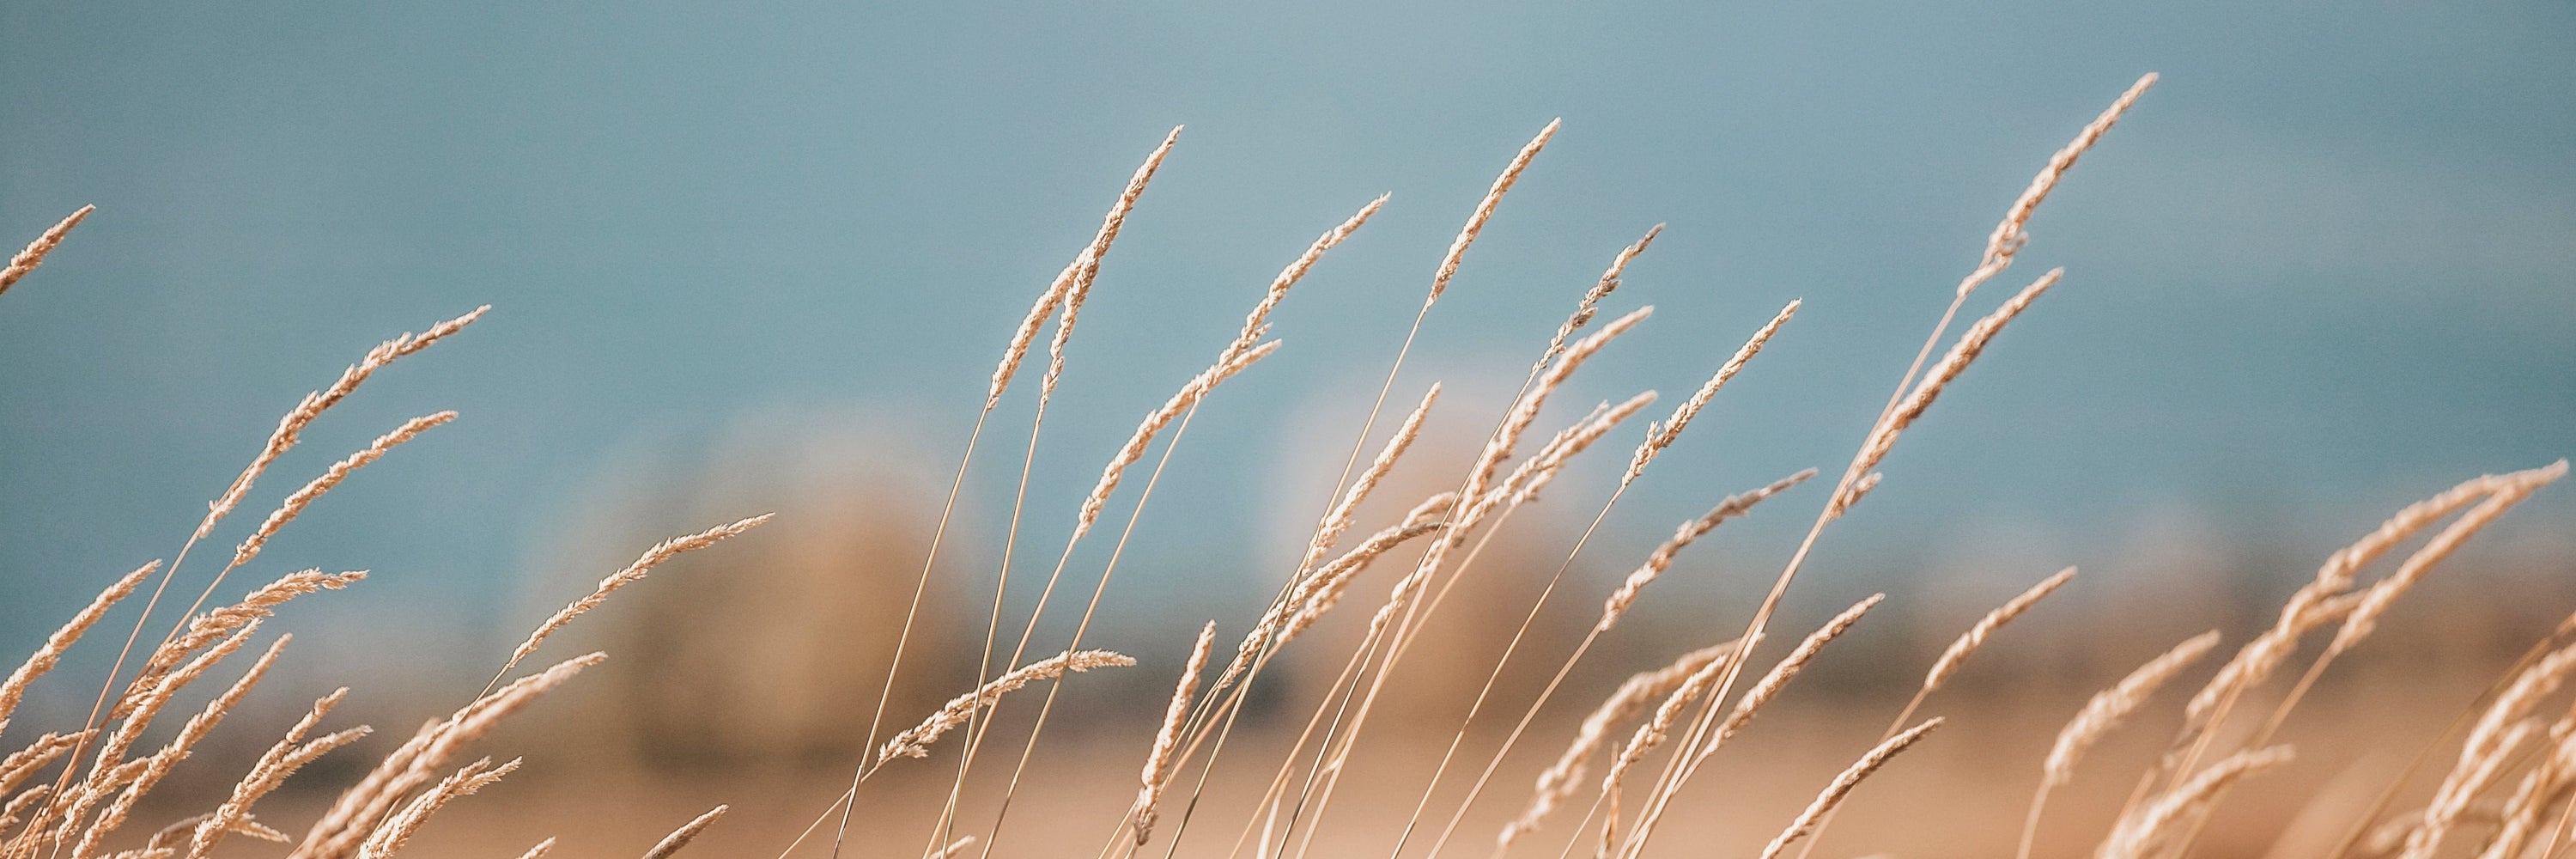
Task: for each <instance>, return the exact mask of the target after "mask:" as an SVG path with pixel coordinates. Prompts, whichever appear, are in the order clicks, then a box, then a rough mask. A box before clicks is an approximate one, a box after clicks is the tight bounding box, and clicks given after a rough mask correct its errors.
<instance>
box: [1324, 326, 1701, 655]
mask: <svg viewBox="0 0 2576 859" xmlns="http://www.w3.org/2000/svg"><path fill="white" fill-rule="evenodd" d="M1654 310H1655V309H1654V308H1652V307H1640V308H1638V309H1636V310H1634V311H1630V312H1629V313H1628V315H1626V316H1622V317H1619V318H1618V319H1614V320H1611V321H1610V323H1609V324H1607V325H1604V326H1602V327H1601V330H1600V331H1597V332H1594V333H1593V334H1592V335H1591V336H1588V337H1585V338H1583V339H1582V340H1578V341H1575V343H1574V345H1572V346H1569V347H1566V350H1565V354H1563V355H1561V356H1559V358H1558V360H1557V362H1556V363H1555V364H1552V365H1550V366H1549V367H1548V368H1547V371H1546V372H1544V373H1541V374H1539V377H1538V381H1537V382H1536V383H1535V384H1532V385H1531V386H1530V388H1529V391H1528V392H1527V393H1524V394H1522V395H1521V398H1520V400H1519V401H1518V402H1515V403H1513V405H1512V410H1511V411H1510V412H1509V413H1507V414H1505V415H1504V417H1503V420H1502V423H1501V425H1500V426H1498V427H1497V428H1496V429H1495V431H1494V436H1493V439H1492V440H1491V441H1488V442H1486V443H1485V447H1484V450H1483V451H1481V452H1479V453H1478V454H1477V456H1476V462H1475V465H1474V466H1472V467H1470V468H1469V469H1468V472H1467V480H1466V483H1465V484H1464V485H1462V486H1461V487H1460V488H1459V490H1458V498H1459V499H1460V501H1459V506H1458V508H1457V509H1456V510H1454V511H1453V512H1452V513H1451V515H1450V518H1449V531H1448V533H1447V534H1445V535H1443V537H1442V538H1441V539H1439V540H1435V541H1432V543H1431V548H1430V550H1429V551H1427V552H1425V553H1423V556H1422V560H1421V561H1420V562H1418V563H1416V564H1415V565H1414V568H1413V572H1412V573H1410V574H1407V575H1406V576H1405V577H1404V579H1403V580H1402V581H1399V582H1397V583H1396V587H1395V591H1394V593H1393V595H1391V596H1389V597H1388V598H1387V601H1386V603H1385V604H1384V605H1382V606H1380V607H1379V608H1378V612H1377V614H1376V615H1374V616H1372V617H1371V618H1370V619H1369V637H1370V638H1372V639H1374V638H1376V637H1377V636H1378V635H1379V634H1381V631H1382V630H1383V629H1384V627H1385V626H1386V625H1387V624H1388V623H1389V622H1392V621H1393V620H1395V616H1396V613H1397V612H1398V611H1405V610H1407V609H1409V608H1410V607H1411V606H1412V605H1413V603H1414V598H1415V597H1417V596H1419V595H1420V594H1421V592H1422V590H1423V588H1424V587H1426V586H1428V585H1429V584H1430V581H1431V575H1432V573H1434V572H1435V571H1437V570H1438V569H1439V568H1440V565H1441V563H1442V562H1443V561H1445V560H1447V558H1448V553H1449V550H1450V549H1453V548H1455V547H1457V546H1458V545H1460V544H1461V543H1462V542H1464V540H1465V532H1466V531H1467V530H1468V529H1472V528H1474V527H1475V526H1476V524H1477V523H1478V522H1480V521H1482V520H1483V519H1484V517H1485V516H1486V515H1487V514H1488V513H1490V512H1491V511H1492V510H1493V509H1494V508H1495V507H1497V506H1500V505H1501V504H1502V503H1503V501H1505V500H1508V499H1507V498H1505V497H1501V496H1499V495H1496V494H1489V493H1488V492H1487V491H1486V490H1487V488H1488V487H1489V486H1491V485H1492V483H1493V480H1494V473H1495V471H1496V470H1497V469H1498V468H1499V467H1500V466H1501V465H1502V462H1503V460H1505V459H1508V458H1510V457H1511V453H1512V449H1513V448H1514V447H1517V446H1518V445H1519V443H1520V437H1521V434H1522V433H1524V432H1526V431H1528V430H1529V425H1530V424H1531V423H1532V422H1534V421H1536V420H1538V413H1539V409H1540V408H1541V407H1543V406H1545V405H1546V404H1547V398H1548V395H1549V394H1552V393H1554V392H1555V391H1556V388H1557V386H1558V385H1561V384H1563V383H1564V382H1565V380H1566V378H1567V377H1569V376H1572V375H1574V371H1575V370H1576V369H1578V368H1581V367H1582V366H1583V363H1584V362H1585V361H1586V360H1589V359H1590V358H1591V357H1592V356H1593V355H1595V354H1598V353H1599V352H1600V351H1601V349H1602V347H1604V346H1608V345H1609V344H1610V341H1612V340H1615V339H1617V338H1618V337H1619V335H1621V334H1626V333H1628V330H1629V329H1631V328H1635V327H1636V326H1637V323H1639V322H1643V321H1645V319H1646V317H1647V316H1648V315H1650V314H1652V313H1654ZM1398 638H1399V639H1401V638H1402V636H1401V635H1399V636H1398ZM1380 676H1384V674H1383V672H1381V674H1380Z"/></svg>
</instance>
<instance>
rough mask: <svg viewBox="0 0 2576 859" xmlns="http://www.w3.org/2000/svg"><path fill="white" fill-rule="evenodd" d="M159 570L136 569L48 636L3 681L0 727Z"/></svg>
mask: <svg viewBox="0 0 2576 859" xmlns="http://www.w3.org/2000/svg"><path fill="white" fill-rule="evenodd" d="M159 569H161V562H160V561H153V562H151V563H148V564H144V565H143V566H140V567H136V568H134V572H130V573H126V574H125V576H124V577H123V578H120V579H117V580H116V581H115V582H114V583H112V584H110V585H108V586H107V589H106V590H103V591H100V592H99V593H98V596H97V597H94V598H92V599H91V600H90V602H89V605H87V606H84V607H82V608H81V610H80V613H79V614H75V615H72V619H71V621H70V622H68V623H65V624H63V625H62V628H60V629H56V630H54V634H53V635H50V636H46V637H45V643H44V644H43V645H42V646H39V647H37V648H36V652H35V653H34V654H32V655H29V656H28V657H27V661H26V662H24V663H20V664H19V666H18V670H16V671H12V672H9V679H8V680H5V681H0V725H7V724H8V723H9V714H10V713H12V712H15V711H16V710H17V709H18V702H19V701H20V700H21V699H23V698H25V697H26V695H27V685H28V684H30V683H34V682H36V678H38V677H43V676H45V672H48V671H52V670H54V666H55V665H56V664H57V663H59V662H61V661H62V657H63V652H64V651H66V650H70V649H71V646H72V644H73V643H74V642H77V641H79V640H80V637H81V635H82V634H84V633H87V632H89V628H90V627H92V626H95V625H97V624H98V619H99V618H101V617H105V616H107V610H108V609H111V608H115V607H116V604H117V602H118V601H120V600H123V599H125V598H126V597H129V596H132V595H133V594H134V589H135V588H137V587H141V586H142V584H143V580H144V579H148V578H151V577H152V573H153V572H154V571H157V570H159ZM7 787H8V785H7V783H6V782H0V790H5V789H7Z"/></svg>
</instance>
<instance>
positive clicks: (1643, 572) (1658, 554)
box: [1592, 468, 1816, 632]
mask: <svg viewBox="0 0 2576 859" xmlns="http://www.w3.org/2000/svg"><path fill="white" fill-rule="evenodd" d="M1814 476H1816V470H1815V469H1812V468H1810V469H1807V470H1805V471H1801V472H1798V473H1796V474H1792V475H1789V476H1787V477H1783V478H1781V479H1779V480H1776V481H1773V482H1772V483H1771V485H1769V486H1765V487H1762V488H1760V489H1755V490H1753V491H1751V492H1745V493H1740V494H1736V495H1730V496H1727V497H1726V500H1723V501H1719V502H1717V506H1715V507H1711V508H1709V509H1708V512H1707V513H1703V514H1700V517H1699V518H1697V519H1692V520H1690V521H1688V522H1684V523H1682V524H1681V525H1680V526H1679V527H1677V528H1674V529H1673V536H1672V537H1671V538H1670V539H1667V540H1665V541H1664V542H1663V544H1662V545H1659V546H1656V547H1655V551H1654V552H1652V553H1650V554H1648V555H1647V556H1646V562H1645V563H1643V564H1639V565H1637V569H1636V570H1635V571H1633V572H1630V573H1629V574H1628V578H1627V579H1626V580H1624V581H1622V582H1620V583H1619V589H1618V590H1615V591H1612V592H1611V593H1610V596H1609V598H1608V599H1605V600H1602V602H1601V619H1600V620H1598V621H1595V622H1594V623H1593V624H1592V628H1593V630H1595V631H1598V632H1608V631H1609V630H1610V627H1611V626H1612V625H1613V624H1616V623H1618V622H1619V616H1620V615H1623V614H1626V613H1627V612H1628V609H1629V607H1630V606H1633V605H1635V604H1636V602H1637V595H1638V594H1639V593H1640V592H1643V591H1644V590H1645V589H1646V586H1647V585H1649V584H1652V583H1654V581H1655V579H1656V578H1657V577H1660V576H1662V575H1663V574H1664V570H1666V569H1669V568H1671V567H1672V565H1673V561H1674V559H1676V558H1679V557H1681V553H1682V550H1683V549H1685V548H1688V547H1689V546H1690V544H1691V543H1693V542H1696V541H1698V540H1699V538H1701V537H1705V536H1708V532H1710V531H1714V530H1716V529H1717V526H1718V525H1720V524H1723V523H1725V522H1726V520H1728V519H1733V518H1735V517H1738V516H1742V515H1744V514H1746V513H1750V512H1752V511H1753V505H1756V504H1760V503H1762V500H1763V499H1766V498H1769V497H1771V496H1774V495H1778V494H1780V493H1782V492H1785V491H1787V490H1788V489H1789V487H1792V486H1796V485H1798V484H1799V483H1802V482H1805V481H1806V479H1807V478H1810V477H1814Z"/></svg>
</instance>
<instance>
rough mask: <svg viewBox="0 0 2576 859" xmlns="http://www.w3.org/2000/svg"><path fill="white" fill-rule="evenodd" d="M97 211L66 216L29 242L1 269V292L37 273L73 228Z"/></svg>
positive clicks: (83, 210) (87, 209) (83, 209)
mask: <svg viewBox="0 0 2576 859" xmlns="http://www.w3.org/2000/svg"><path fill="white" fill-rule="evenodd" d="M97 210H98V207H97V206H82V207H80V209H79V210H77V211H74V212H72V213H71V214H70V215H68V216H65V217H64V218H63V219H62V220H61V221H59V222H56V223H55V224H54V225H53V226H52V227H49V228H47V229H46V230H45V231H44V232H43V233H41V234H39V235H37V236H36V240H35V241H32V242H28V243H27V247H26V248H25V249H23V250H20V251H18V253H17V255H16V256H12V257H10V258H9V264H8V265H7V266H5V267H0V292H8V291H9V287H12V286H16V285H17V284H18V279H19V278H22V277H26V276H27V273H28V272H31V271H35V270H36V267H37V266H39V265H43V264H44V263H45V255H46V254H49V253H53V252H54V246H55V245H59V244H62V243H63V237H64V236H67V235H70V234H71V231H72V228H73V227H77V226H80V222H81V220H82V219H85V218H88V217H89V213H91V212H94V211H97Z"/></svg>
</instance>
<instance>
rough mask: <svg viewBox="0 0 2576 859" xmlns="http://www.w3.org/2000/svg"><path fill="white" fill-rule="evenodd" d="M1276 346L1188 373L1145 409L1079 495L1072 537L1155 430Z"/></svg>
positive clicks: (1086, 527) (1094, 519) (1105, 502)
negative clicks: (1167, 395)
mask: <svg viewBox="0 0 2576 859" xmlns="http://www.w3.org/2000/svg"><path fill="white" fill-rule="evenodd" d="M1278 350H1279V341H1277V340H1272V341H1270V342H1268V343H1263V344H1261V345H1259V346H1255V347H1253V348H1251V349H1248V350H1245V351H1243V352H1242V353H1240V354H1237V355H1234V356H1232V357H1230V358H1228V359H1227V360H1225V361H1224V362H1221V363H1218V364H1216V365H1214V366H1211V367H1209V368H1207V369H1205V370H1202V371H1199V374H1198V375H1197V376H1194V377H1191V379H1190V381H1189V382H1188V383H1187V384H1184V385H1182V386H1181V389H1180V390H1179V391H1175V392H1173V393H1172V396H1171V399H1168V400H1165V401H1163V405H1162V406H1160V407H1158V408H1156V409H1154V410H1153V411H1152V412H1150V413H1147V414H1146V415H1145V420H1144V421H1142V422H1140V423H1138V424H1137V425H1136V430H1135V431H1134V432H1132V433H1129V434H1128V436H1127V443H1126V444H1124V445H1120V446H1119V448H1118V453H1117V454H1116V455H1114V456H1112V457H1110V459H1109V464H1108V465H1105V466H1102V467H1101V469H1100V480H1099V482H1097V483H1094V484H1093V485H1092V487H1091V494H1090V495H1087V496H1084V498H1083V499H1082V510H1081V513H1080V514H1079V515H1077V516H1076V517H1075V521H1074V526H1073V538H1072V539H1074V540H1080V539H1082V535H1083V534H1085V533H1088V532H1089V531H1090V530H1091V526H1092V525H1094V524H1096V523H1098V522H1099V521H1100V511H1101V510H1102V509H1103V508H1106V507H1108V506H1109V494H1110V493H1111V492H1115V491H1117V489H1118V482H1119V480H1120V479H1121V478H1123V477H1125V476H1126V473H1127V467H1128V466H1130V465H1134V464H1136V461H1137V460H1140V459H1143V458H1145V447H1146V446H1147V445H1150V444H1152V443H1153V441H1154V434H1155V433H1158V432H1161V431H1162V430H1163V428H1164V427H1167V426H1170V425H1171V423H1172V421H1173V419H1175V418H1178V417H1180V416H1181V413H1182V412H1185V411H1188V410H1190V409H1191V408H1192V407H1194V406H1197V405H1198V403H1199V400H1200V398H1202V397H1205V396H1207V393H1208V392H1209V391H1211V390H1215V389H1216V386H1217V385H1218V384H1219V383H1221V382H1224V381H1225V380H1227V379H1231V378H1233V377H1234V374H1236V373H1240V372H1243V371H1244V369H1245V368H1247V367H1250V366H1252V365H1253V363H1254V362H1256V361H1259V360H1261V359H1263V358H1267V357H1270V353H1272V352H1276V351H1278Z"/></svg>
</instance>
